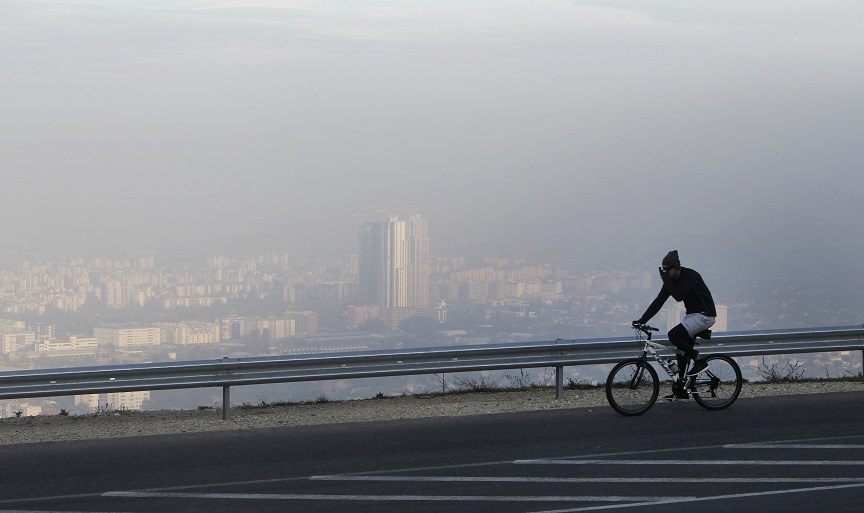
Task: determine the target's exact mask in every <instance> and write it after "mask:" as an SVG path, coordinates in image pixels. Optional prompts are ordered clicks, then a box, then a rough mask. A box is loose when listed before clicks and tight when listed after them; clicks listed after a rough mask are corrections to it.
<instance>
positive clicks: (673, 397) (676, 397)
mask: <svg viewBox="0 0 864 513" xmlns="http://www.w3.org/2000/svg"><path fill="white" fill-rule="evenodd" d="M665 399H666V400H667V401H689V400H690V394H688V393H687V392H673V393H671V394H669V395H667V396H666V397H665Z"/></svg>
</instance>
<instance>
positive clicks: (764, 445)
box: [722, 442, 864, 449]
mask: <svg viewBox="0 0 864 513" xmlns="http://www.w3.org/2000/svg"><path fill="white" fill-rule="evenodd" d="M722 447H723V448H724V449H864V445H856V444H784V443H782V442H780V443H770V442H766V443H753V444H726V445H724V446H722Z"/></svg>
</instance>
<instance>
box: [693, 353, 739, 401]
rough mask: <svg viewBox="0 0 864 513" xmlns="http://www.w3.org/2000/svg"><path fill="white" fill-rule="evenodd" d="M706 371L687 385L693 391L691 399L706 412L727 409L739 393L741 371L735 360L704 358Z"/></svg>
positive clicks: (726, 357)
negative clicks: (706, 366) (706, 365)
mask: <svg viewBox="0 0 864 513" xmlns="http://www.w3.org/2000/svg"><path fill="white" fill-rule="evenodd" d="M705 360H706V361H707V362H708V370H707V371H705V372H703V373H702V374H699V375H697V376H695V377H693V378H691V379H692V380H693V381H691V382H690V383H688V384H689V385H690V388H691V390H693V399H694V400H695V401H696V402H697V403H698V404H699V406H701V407H703V408H705V409H707V410H722V409H724V408H728V407H729V406H730V405H732V403H734V402H735V399H738V394H740V393H741V381H742V380H741V369H740V368H739V367H738V364H737V363H735V360H733V359H732V358H729V357H728V356H725V355H720V354H718V355H713V356H708V357H706V358H705Z"/></svg>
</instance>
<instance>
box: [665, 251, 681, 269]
mask: <svg viewBox="0 0 864 513" xmlns="http://www.w3.org/2000/svg"><path fill="white" fill-rule="evenodd" d="M680 266H681V260H679V259H678V250H677V249H673V250H672V251H670V252H668V253H666V256H665V257H663V267H680Z"/></svg>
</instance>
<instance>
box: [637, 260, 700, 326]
mask: <svg viewBox="0 0 864 513" xmlns="http://www.w3.org/2000/svg"><path fill="white" fill-rule="evenodd" d="M670 296H671V297H672V298H674V299H675V301H684V308H685V310H686V311H687V313H688V314H691V313H701V314H704V315H707V316H708V317H717V309H716V308H715V307H714V298H713V297H711V291H710V290H708V286H707V285H705V282H704V281H703V280H702V276H701V275H700V274H699V273H697V272H696V271H694V270H693V269H688V268H687V267H682V268H681V275H680V276H678V279H677V280H672V279H669V278H667V279H665V280H663V287H662V288H661V289H660V293H659V294H657V298H656V299H654V301H652V302H651V304H650V305H648V309H647V310H645V313H644V314H642V318H641V319H639V322H641V323H643V324H644V323H646V322H648V321H649V320H651V318H652V317H654V316H655V315H657V312H659V311H660V309H661V308H663V304H664V303H665V302H666V300H667V299H669V297H670Z"/></svg>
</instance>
